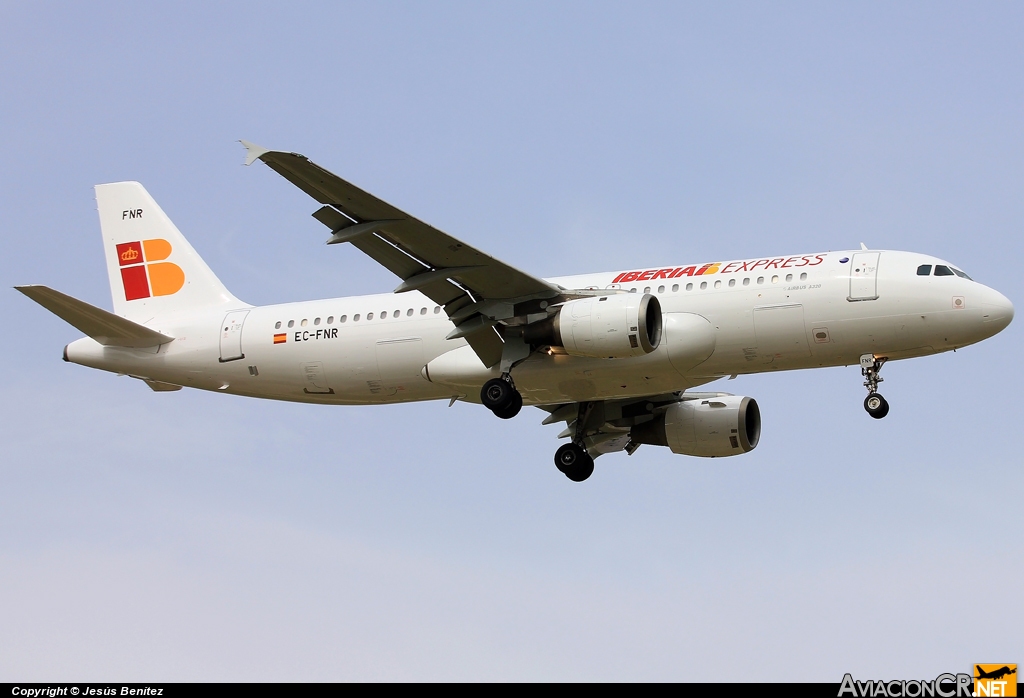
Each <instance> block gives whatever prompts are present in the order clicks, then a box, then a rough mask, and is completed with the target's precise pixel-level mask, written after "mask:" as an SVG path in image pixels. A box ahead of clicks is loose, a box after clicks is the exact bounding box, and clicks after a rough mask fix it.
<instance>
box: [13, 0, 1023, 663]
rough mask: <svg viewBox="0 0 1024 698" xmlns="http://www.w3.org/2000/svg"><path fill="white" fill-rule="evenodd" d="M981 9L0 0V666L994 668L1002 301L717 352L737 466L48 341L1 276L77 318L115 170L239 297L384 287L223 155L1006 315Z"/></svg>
mask: <svg viewBox="0 0 1024 698" xmlns="http://www.w3.org/2000/svg"><path fill="white" fill-rule="evenodd" d="M1021 36H1024V10H1022V8H1021V7H1020V6H1019V5H1016V4H1011V3H988V4H984V5H965V4H956V3H921V4H913V3H904V4H900V5H898V6H893V5H891V4H870V3H868V4H858V5H856V6H854V5H835V4H833V5H823V4H817V3H809V4H801V3H779V4H774V5H767V4H762V3H749V4H727V3H714V4H712V3H707V4H683V3H629V4H628V5H627V4H626V3H621V4H612V3H527V2H521V3H497V2H494V3H440V2H439V3H430V4H428V3H323V4H318V3H288V4H287V7H283V6H282V7H275V6H272V5H264V6H259V5H252V4H248V3H240V4H228V3H224V4H213V5H212V4H208V3H183V2H176V3H167V4H157V3H142V4H139V3H94V4H90V5H76V4H53V3H43V2H40V3H3V4H0V140H2V143H3V152H4V157H3V159H2V161H0V211H2V212H3V222H2V226H3V238H2V240H3V242H2V245H3V248H2V249H3V254H2V255H0V281H2V282H3V283H2V285H3V286H5V287H7V288H8V289H9V290H8V291H6V292H3V293H0V313H2V317H3V318H4V320H5V326H6V330H7V332H6V336H7V341H6V342H4V344H3V345H2V348H0V391H2V392H0V395H2V396H3V399H2V401H0V443H2V444H3V454H4V456H3V458H2V459H0V496H2V498H3V499H2V501H3V506H2V507H0V679H3V680H19V681H25V680H61V679H65V680H70V679H75V680H83V679H86V680H94V681H100V680H232V679H239V680H241V679H253V680H303V679H309V680H330V679H408V680H415V679H428V680H429V679H462V680H471V679H513V680H514V679H552V680H562V679H582V680H607V679H614V680H717V679H721V678H728V679H741V680H760V679H769V680H770V679H785V680H821V681H839V679H840V678H841V677H842V674H843V673H844V672H847V671H850V672H853V673H854V675H855V676H857V677H858V678H869V677H870V678H930V677H934V676H935V675H936V674H938V673H939V672H942V671H964V670H967V668H968V667H969V666H970V664H971V663H972V662H984V661H993V662H1000V661H1011V662H1012V661H1020V659H1021V649H1022V646H1021V644H1020V641H1019V640H1016V639H1014V633H1013V632H1012V627H1019V626H1020V625H1021V624H1022V621H1024V602H1022V597H1021V594H1020V584H1019V581H1018V580H1019V579H1020V578H1021V577H1022V576H1024V563H1022V556H1021V554H1020V551H1021V549H1022V543H1024V514H1022V513H1021V509H1020V507H1019V506H1018V505H1016V504H1013V503H1014V502H1019V501H1021V496H1022V494H1024V476H1022V474H1021V468H1020V461H1021V457H1020V453H1019V449H1020V445H1019V439H1018V436H1019V433H1020V432H1019V430H1020V419H1021V416H1022V409H1021V406H1020V395H1021V392H1022V388H1024V385H1022V380H1021V369H1020V363H1019V359H1018V358H1017V354H1019V351H1018V348H1019V347H1020V345H1021V341H1022V337H1021V330H1020V327H1021V324H1020V322H1019V321H1018V322H1017V323H1014V324H1013V325H1011V326H1010V327H1009V328H1008V329H1007V330H1006V331H1004V332H1003V333H1002V334H1000V335H998V336H997V337H995V338H993V339H991V340H988V341H986V342H984V343H982V344H980V345H977V346H974V347H969V348H966V349H964V350H962V351H959V352H957V353H956V354H946V355H941V356H935V357H929V358H924V359H918V360H914V361H909V362H897V363H892V364H890V365H888V366H886V369H885V372H884V375H885V377H886V383H885V384H884V386H883V387H884V388H885V391H884V392H885V394H886V397H887V398H888V399H889V401H890V403H891V405H892V410H891V412H890V415H889V416H888V417H887V418H886V419H885V420H882V421H880V422H875V421H874V420H871V419H870V418H869V417H867V416H866V415H865V414H864V412H863V410H862V408H861V401H862V399H863V388H862V387H861V379H860V376H859V372H858V370H857V369H856V368H855V367H849V368H846V369H841V368H840V369H827V370H818V371H811V372H798V373H789V374H781V375H765V376H753V377H745V378H741V379H738V380H736V381H733V382H731V383H728V384H727V385H726V384H723V385H722V389H728V390H730V391H731V392H736V393H741V394H747V395H752V396H754V397H755V398H756V399H757V400H758V402H759V403H760V405H761V409H762V414H763V417H764V435H763V437H762V440H761V444H760V445H759V446H758V448H757V450H756V451H754V452H753V453H751V454H748V455H746V456H743V457H739V458H735V459H727V460H713V461H705V460H699V459H688V458H685V457H681V456H674V455H672V454H671V453H668V452H666V451H665V450H664V449H658V448H653V447H644V448H641V449H640V450H639V451H638V452H637V453H636V454H635V455H634V456H632V457H627V456H625V455H624V454H623V455H614V456H609V457H603V458H601V459H599V460H598V462H597V471H596V473H595V475H594V477H592V478H591V480H589V481H588V482H587V483H586V484H585V485H583V486H578V485H574V484H573V483H570V482H568V481H567V480H566V479H565V478H564V477H563V476H562V475H561V474H559V473H558V472H557V471H556V470H555V469H554V467H553V465H552V462H551V455H552V453H553V451H554V449H555V447H556V446H557V443H558V442H557V441H556V440H555V438H554V436H555V434H556V433H557V430H558V429H557V427H541V426H540V421H541V418H542V417H543V414H542V413H540V412H539V411H537V410H529V409H528V410H524V412H523V413H522V414H521V415H520V416H519V417H517V418H516V419H515V420H513V421H512V422H502V421H500V420H496V419H494V418H493V416H492V415H490V414H489V413H487V412H486V411H485V410H483V409H481V408H479V407H474V406H471V405H461V404H460V405H456V406H454V407H452V408H451V409H449V408H448V407H447V406H446V403H428V404H420V405H403V406H391V407H378V408H355V407H337V408H325V407H314V406H304V405H292V404H279V403H269V402H259V401H255V400H249V399H243V398H235V397H230V396H223V395H213V394H208V393H199V392H194V391H181V392H179V393H170V394H156V393H152V392H150V391H149V389H148V388H146V386H145V385H144V384H142V383H141V382H138V381H135V380H132V379H129V378H118V377H115V376H113V375H109V374H102V373H99V372H95V371H90V370H88V369H85V368H83V367H80V366H74V365H69V364H65V363H63V362H62V361H60V351H61V348H62V347H63V346H64V344H66V343H68V342H69V341H71V340H73V339H76V338H77V336H78V334H77V332H76V331H75V330H73V329H72V328H70V327H68V326H67V325H65V324H64V323H63V322H62V321H60V320H59V319H57V318H55V317H52V316H51V315H49V314H48V313H47V312H46V311H44V310H42V309H41V308H39V307H37V306H35V305H34V304H33V303H31V302H30V301H28V300H27V299H26V298H24V297H22V296H21V295H20V294H18V293H17V292H15V291H13V290H10V287H11V286H13V285H15V284H21V283H45V284H48V285H51V286H54V287H56V288H58V289H60V290H62V291H64V292H66V293H70V294H72V295H75V296H77V297H80V298H82V299H84V300H86V301H89V302H91V303H94V304H97V305H100V306H103V307H108V308H109V307H110V297H109V289H108V287H107V283H106V275H105V272H104V264H103V258H102V252H101V245H100V237H99V227H98V220H97V216H96V212H95V202H94V201H93V193H92V186H93V185H94V184H97V183H100V182H109V181H117V180H122V179H135V180H139V181H141V182H143V183H144V184H145V186H146V187H147V188H148V189H149V190H150V192H151V193H152V194H153V195H154V197H155V198H156V199H157V201H159V202H160V204H161V205H162V206H163V208H164V209H165V211H166V212H167V213H168V214H169V215H170V216H171V218H172V219H173V220H174V221H175V222H176V223H177V225H178V226H179V228H181V230H182V231H183V232H184V233H185V235H186V236H187V237H188V238H189V240H190V242H191V243H192V244H193V246H194V247H195V248H196V249H197V250H198V251H199V252H200V253H201V254H202V255H203V256H204V258H205V259H206V261H207V262H208V263H209V264H210V266H211V267H212V268H213V269H214V271H215V272H216V273H217V274H218V275H219V276H220V278H221V279H222V280H223V281H224V282H225V284H226V285H227V286H228V287H229V288H230V289H231V290H232V291H233V292H234V293H235V294H236V295H237V296H239V297H240V298H242V299H244V300H246V301H248V302H251V303H256V304H261V303H272V302H281V301H292V300H302V299H312V298H323V297H332V296H339V295H349V294H357V293H369V292H383V291H387V290H389V289H391V288H393V286H394V279H393V278H392V277H391V275H390V274H389V273H388V272H386V271H384V270H382V269H380V268H378V267H377V266H376V265H375V264H374V263H373V262H371V261H370V260H368V259H366V258H364V257H363V256H361V255H360V253H359V252H358V251H357V250H355V249H352V248H350V247H348V246H344V245H339V246H332V247H325V246H324V245H323V239H324V233H323V230H322V226H320V224H319V223H317V222H316V221H314V220H313V219H312V218H311V217H310V215H309V214H310V213H311V212H312V211H313V210H315V208H316V206H315V205H313V204H312V202H311V201H310V200H309V199H308V198H307V197H306V196H305V195H304V194H302V193H301V192H299V191H298V190H296V189H294V188H293V187H292V186H291V185H290V184H288V183H287V182H286V181H284V180H283V179H281V178H280V177H278V176H277V175H276V174H274V173H273V172H272V171H270V170H269V169H267V168H265V167H262V166H254V167H251V168H244V167H242V166H241V162H242V159H243V151H242V148H241V146H240V145H238V143H237V142H236V141H237V139H239V138H245V139H248V140H252V141H255V142H257V143H260V144H262V145H266V146H268V147H273V148H278V149H285V150H294V151H298V152H302V153H304V154H306V155H308V156H310V157H311V158H312V159H314V160H315V161H316V162H318V163H320V164H322V165H324V166H325V167H328V168H329V169H331V170H333V171H335V172H337V173H338V174H340V175H342V176H344V177H346V178H348V179H350V180H352V181H354V182H356V183H357V184H359V185H361V186H363V187H365V188H366V189H368V190H370V191H372V192H374V193H376V194H378V195H379V196H381V197H382V198H384V199H386V200H388V201H391V202H393V203H394V204H396V205H397V206H399V207H401V208H403V209H404V210H407V211H409V212H410V213H412V214H414V215H416V216H418V217H420V218H422V219H424V220H426V221H429V222H430V223H432V224H433V225H435V226H437V227H439V228H441V229H443V230H445V231H446V232H449V233H450V234H452V235H455V236H457V237H460V238H462V239H464V240H466V241H468V242H470V243H472V244H474V245H475V246H478V247H480V248H482V249H485V250H487V251H488V252H490V253H492V254H494V255H496V256H498V257H500V258H502V259H504V260H506V261H508V262H510V263H512V264H514V265H516V266H518V267H520V268H523V269H526V270H529V271H531V272H533V273H536V274H539V275H550V276H554V275H562V274H571V273H582V272H586V271H596V270H609V269H617V268H622V267H624V266H628V267H636V268H641V267H644V266H660V265H662V263H663V262H672V263H680V264H681V263H684V262H691V263H692V262H700V261H708V260H715V259H731V258H748V257H760V256H764V255H782V254H791V253H799V252H810V251H820V250H828V249H844V248H850V247H856V246H857V244H858V243H859V242H861V241H864V242H866V243H867V244H868V245H870V246H872V247H876V248H888V249H910V250H916V251H921V252H926V253H930V254H935V255H937V256H940V257H943V258H946V259H948V260H950V261H952V262H954V263H956V264H958V265H960V266H961V267H962V268H963V269H965V270H966V271H967V272H968V273H970V274H971V275H972V276H974V277H975V278H976V279H978V280H979V281H981V282H982V283H985V284H987V285H990V286H993V287H995V288H997V289H999V290H1000V291H1002V292H1003V293H1004V294H1005V295H1007V296H1008V297H1009V298H1010V299H1011V300H1012V301H1014V302H1015V303H1016V304H1017V305H1018V307H1019V306H1020V305H1021V303H1022V299H1024V293H1022V290H1024V288H1022V283H1021V281H1020V275H1019V263H1020V262H1019V260H1020V259H1021V258H1022V254H1021V253H1022V251H1024V250H1022V247H1024V243H1022V242H1021V235H1020V229H1021V224H1022V222H1024V197H1022V195H1021V192H1022V191H1024V188H1022V187H1024V135H1022V130H1021V128H1020V125H1021V123H1024V73H1022V69H1024V45H1022V42H1021V41H1020V37H1021Z"/></svg>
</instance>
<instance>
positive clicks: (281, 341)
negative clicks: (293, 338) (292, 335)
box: [274, 332, 288, 344]
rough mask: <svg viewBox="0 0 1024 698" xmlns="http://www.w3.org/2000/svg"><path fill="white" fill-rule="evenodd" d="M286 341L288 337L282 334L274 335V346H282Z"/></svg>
mask: <svg viewBox="0 0 1024 698" xmlns="http://www.w3.org/2000/svg"><path fill="white" fill-rule="evenodd" d="M287 341H288V335H287V334H285V333H284V332H282V333H281V334H275V335H274V344H284V343H285V342H287Z"/></svg>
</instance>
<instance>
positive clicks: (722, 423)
mask: <svg viewBox="0 0 1024 698" xmlns="http://www.w3.org/2000/svg"><path fill="white" fill-rule="evenodd" d="M629 437H630V439H632V440H633V442H634V443H640V444H653V445H655V446H668V447H669V448H670V449H671V450H672V453H679V454H682V455H686V456H703V457H705V458H719V457H722V456H736V455H739V454H741V453H748V452H750V451H753V450H754V448H755V447H756V446H757V442H758V441H759V440H760V438H761V410H760V409H758V407H757V402H756V401H755V400H754V398H751V397H743V396H740V395H725V396H721V397H713V398H707V399H700V400H684V401H682V402H677V403H675V404H674V405H671V406H669V408H668V409H667V410H666V411H665V413H664V414H663V415H659V416H658V417H656V418H655V419H654V420H652V421H650V422H644V423H643V424H637V425H636V426H634V427H633V428H632V429H631V430H630V432H629Z"/></svg>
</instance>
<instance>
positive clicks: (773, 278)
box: [772, 274, 779, 284]
mask: <svg viewBox="0 0 1024 698" xmlns="http://www.w3.org/2000/svg"><path fill="white" fill-rule="evenodd" d="M772 283H773V284H777V283H779V275H778V274H776V275H775V276H773V277H772Z"/></svg>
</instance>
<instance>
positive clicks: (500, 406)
mask: <svg viewBox="0 0 1024 698" xmlns="http://www.w3.org/2000/svg"><path fill="white" fill-rule="evenodd" d="M480 402H482V403H483V405H484V407H486V408H487V409H489V410H490V411H491V412H493V413H494V414H495V415H496V416H498V417H500V418H501V419H512V418H513V417H515V416H516V415H517V414H519V410H521V409H523V396H522V395H521V394H520V393H519V391H518V390H516V385H515V383H513V382H512V376H511V375H509V374H507V373H503V374H501V378H492V379H491V380H489V381H487V382H486V383H484V387H483V388H481V389H480Z"/></svg>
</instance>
